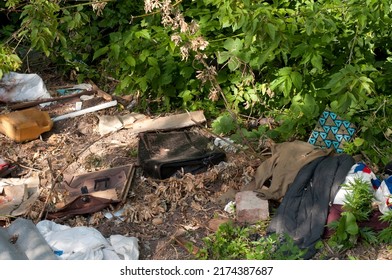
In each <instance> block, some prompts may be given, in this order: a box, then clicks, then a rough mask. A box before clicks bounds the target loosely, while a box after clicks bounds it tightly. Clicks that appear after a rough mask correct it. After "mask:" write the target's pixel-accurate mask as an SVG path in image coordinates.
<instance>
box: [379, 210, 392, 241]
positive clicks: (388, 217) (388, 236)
mask: <svg viewBox="0 0 392 280" xmlns="http://www.w3.org/2000/svg"><path fill="white" fill-rule="evenodd" d="M380 220H381V221H383V222H385V223H388V224H389V226H388V227H387V228H385V229H383V230H381V231H380V232H379V233H378V239H379V241H380V242H384V243H387V244H392V211H388V212H386V213H385V214H383V215H382V216H381V218H380Z"/></svg>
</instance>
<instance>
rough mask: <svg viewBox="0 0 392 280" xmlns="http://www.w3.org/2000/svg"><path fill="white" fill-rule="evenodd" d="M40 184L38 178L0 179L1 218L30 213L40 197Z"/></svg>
mask: <svg viewBox="0 0 392 280" xmlns="http://www.w3.org/2000/svg"><path fill="white" fill-rule="evenodd" d="M39 183H40V182H39V178H38V177H28V178H3V179H0V188H1V190H2V191H1V193H0V217H1V216H12V217H16V216H20V215H23V214H25V213H26V212H28V211H29V210H30V209H31V207H32V205H33V204H34V203H35V202H36V200H37V199H38V197H39V193H40V192H39Z"/></svg>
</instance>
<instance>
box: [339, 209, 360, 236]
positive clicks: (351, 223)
mask: <svg viewBox="0 0 392 280" xmlns="http://www.w3.org/2000/svg"><path fill="white" fill-rule="evenodd" d="M343 214H344V215H345V216H346V232H347V233H349V234H351V235H356V234H358V232H359V227H358V224H357V220H356V218H355V216H354V214H353V213H351V212H345V213H343ZM343 214H342V215H343Z"/></svg>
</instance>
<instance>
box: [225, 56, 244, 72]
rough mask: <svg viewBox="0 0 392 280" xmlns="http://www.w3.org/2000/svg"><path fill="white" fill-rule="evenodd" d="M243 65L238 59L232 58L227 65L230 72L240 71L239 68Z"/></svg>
mask: <svg viewBox="0 0 392 280" xmlns="http://www.w3.org/2000/svg"><path fill="white" fill-rule="evenodd" d="M240 65H241V63H240V61H239V60H238V58H236V57H232V58H230V60H229V63H228V64H227V66H228V67H229V69H230V71H235V70H237V69H238V67H240Z"/></svg>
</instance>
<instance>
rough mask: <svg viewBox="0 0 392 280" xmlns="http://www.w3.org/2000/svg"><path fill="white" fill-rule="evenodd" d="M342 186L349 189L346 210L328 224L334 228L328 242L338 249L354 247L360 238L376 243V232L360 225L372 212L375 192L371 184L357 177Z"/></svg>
mask: <svg viewBox="0 0 392 280" xmlns="http://www.w3.org/2000/svg"><path fill="white" fill-rule="evenodd" d="M342 188H345V189H347V191H348V192H347V194H346V196H345V203H344V205H343V209H344V212H343V213H342V214H341V217H340V218H339V220H337V221H334V222H332V223H330V224H328V226H329V227H330V228H331V229H333V230H334V233H333V235H332V236H331V238H330V239H329V240H328V243H329V244H330V245H331V246H332V247H333V248H335V249H337V250H345V249H350V248H352V247H354V246H355V245H356V244H357V243H358V241H359V239H360V238H361V240H363V241H365V242H367V243H370V244H372V243H375V242H376V241H377V238H376V235H375V233H374V232H373V231H372V230H371V229H369V228H361V227H360V226H359V225H358V223H359V222H361V221H365V220H367V219H368V217H369V215H370V213H371V212H372V199H373V193H372V190H371V189H370V186H369V184H368V183H367V182H364V181H362V180H361V179H358V178H357V179H355V180H354V182H352V183H350V184H347V185H343V186H342Z"/></svg>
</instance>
